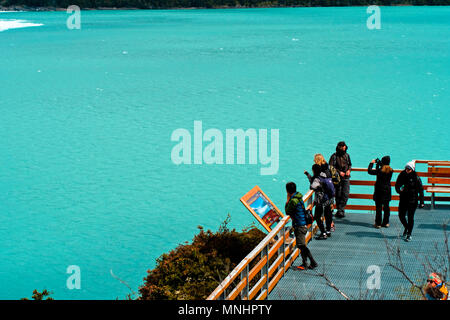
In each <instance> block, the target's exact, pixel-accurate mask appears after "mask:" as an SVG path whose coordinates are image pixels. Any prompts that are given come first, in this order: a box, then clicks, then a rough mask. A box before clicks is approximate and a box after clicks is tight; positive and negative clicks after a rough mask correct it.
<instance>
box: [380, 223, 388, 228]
mask: <svg viewBox="0 0 450 320" xmlns="http://www.w3.org/2000/svg"><path fill="white" fill-rule="evenodd" d="M381 226H382V227H383V228H389V223H386V224H382V225H381Z"/></svg>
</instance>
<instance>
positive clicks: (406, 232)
mask: <svg viewBox="0 0 450 320" xmlns="http://www.w3.org/2000/svg"><path fill="white" fill-rule="evenodd" d="M407 234H408V230H406V229H405V231H403V235H402V238H403V239H405V237H406V235H407Z"/></svg>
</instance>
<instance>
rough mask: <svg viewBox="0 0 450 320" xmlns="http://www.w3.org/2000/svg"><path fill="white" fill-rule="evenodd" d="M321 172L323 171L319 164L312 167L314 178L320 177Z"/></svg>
mask: <svg viewBox="0 0 450 320" xmlns="http://www.w3.org/2000/svg"><path fill="white" fill-rule="evenodd" d="M321 171H322V167H321V166H320V165H318V164H317V163H315V164H313V166H312V172H313V176H318V175H320V172H321Z"/></svg>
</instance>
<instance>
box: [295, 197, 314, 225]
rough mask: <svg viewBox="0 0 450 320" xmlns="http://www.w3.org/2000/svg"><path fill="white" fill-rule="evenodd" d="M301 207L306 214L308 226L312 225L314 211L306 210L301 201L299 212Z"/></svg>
mask: <svg viewBox="0 0 450 320" xmlns="http://www.w3.org/2000/svg"><path fill="white" fill-rule="evenodd" d="M299 207H301V211H303V213H304V214H305V222H306V224H312V223H313V220H314V217H313V214H312V211H311V210H310V209H306V208H305V203H304V202H303V201H300V202H299V203H298V205H297V212H298V211H300V210H299Z"/></svg>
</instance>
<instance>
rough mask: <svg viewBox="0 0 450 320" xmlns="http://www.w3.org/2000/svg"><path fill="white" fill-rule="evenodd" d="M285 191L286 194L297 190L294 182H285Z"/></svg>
mask: <svg viewBox="0 0 450 320" xmlns="http://www.w3.org/2000/svg"><path fill="white" fill-rule="evenodd" d="M286 192H287V193H288V194H294V193H296V192H297V185H296V184H295V183H294V182H292V181H291V182H288V183H286Z"/></svg>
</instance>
